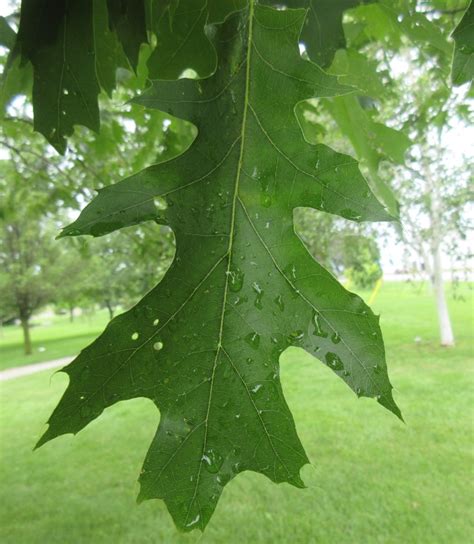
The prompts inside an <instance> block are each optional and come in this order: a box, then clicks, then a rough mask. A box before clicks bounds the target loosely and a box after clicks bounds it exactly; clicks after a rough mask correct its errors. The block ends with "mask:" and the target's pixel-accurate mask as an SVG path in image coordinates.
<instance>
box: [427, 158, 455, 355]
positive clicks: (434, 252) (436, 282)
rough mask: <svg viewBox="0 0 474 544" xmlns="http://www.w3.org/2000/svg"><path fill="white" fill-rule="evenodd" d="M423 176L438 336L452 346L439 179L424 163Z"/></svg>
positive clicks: (445, 343) (445, 344) (452, 337)
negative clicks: (427, 192) (426, 188)
mask: <svg viewBox="0 0 474 544" xmlns="http://www.w3.org/2000/svg"><path fill="white" fill-rule="evenodd" d="M425 175H426V177H427V181H428V183H429V187H430V192H431V195H430V196H431V201H430V203H431V205H430V220H431V244H430V245H431V257H432V269H431V281H432V285H433V291H434V296H435V299H436V309H437V312H438V323H439V336H440V340H441V345H442V346H446V347H449V346H454V335H453V327H452V326H451V318H450V317H449V310H448V304H447V302H446V294H445V292H444V281H443V262H442V256H441V241H442V239H443V231H442V229H443V226H442V217H443V204H442V200H441V194H440V187H439V179H438V177H437V175H436V174H435V175H434V176H432V175H431V171H430V168H429V166H428V165H427V164H426V163H425Z"/></svg>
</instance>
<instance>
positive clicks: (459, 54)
mask: <svg viewBox="0 0 474 544" xmlns="http://www.w3.org/2000/svg"><path fill="white" fill-rule="evenodd" d="M452 38H453V40H454V43H455V46H454V57H453V67H452V72H451V77H452V81H453V84H454V85H462V84H463V83H469V82H470V81H472V79H473V77H474V3H473V2H472V1H471V3H470V4H469V7H468V8H467V10H466V12H465V13H464V15H463V18H462V19H461V21H460V23H459V24H458V26H457V27H456V28H455V29H454V32H453V34H452Z"/></svg>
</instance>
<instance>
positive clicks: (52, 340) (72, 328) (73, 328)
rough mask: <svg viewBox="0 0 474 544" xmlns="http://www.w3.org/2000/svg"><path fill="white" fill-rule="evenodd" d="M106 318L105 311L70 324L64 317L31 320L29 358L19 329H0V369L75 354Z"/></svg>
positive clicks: (79, 318) (87, 342)
mask: <svg viewBox="0 0 474 544" xmlns="http://www.w3.org/2000/svg"><path fill="white" fill-rule="evenodd" d="M107 316H108V313H107V311H106V310H101V311H98V312H95V313H94V314H92V315H87V316H82V315H81V316H78V317H76V318H75V319H74V321H73V322H72V323H71V322H70V320H69V316H66V315H58V316H53V317H51V318H42V317H41V316H40V317H36V318H34V319H33V320H32V322H31V325H32V327H31V339H32V342H33V353H32V354H31V355H25V354H24V350H23V333H22V330H21V327H19V326H5V327H2V329H1V330H0V370H3V369H5V368H10V367H14V366H22V365H29V364H32V363H40V362H42V361H51V360H53V359H58V358H60V357H66V356H67V355H76V354H77V353H79V351H80V350H81V349H82V348H83V347H85V346H87V344H89V343H90V342H92V340H94V338H95V337H96V336H97V335H98V334H99V333H100V332H101V331H102V330H103V328H104V327H105V325H106V323H107V319H108V317H107Z"/></svg>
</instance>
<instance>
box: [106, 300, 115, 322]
mask: <svg viewBox="0 0 474 544" xmlns="http://www.w3.org/2000/svg"><path fill="white" fill-rule="evenodd" d="M105 306H106V307H107V310H109V319H110V320H112V319H113V318H114V307H113V306H112V304H111V303H110V301H109V300H106V301H105Z"/></svg>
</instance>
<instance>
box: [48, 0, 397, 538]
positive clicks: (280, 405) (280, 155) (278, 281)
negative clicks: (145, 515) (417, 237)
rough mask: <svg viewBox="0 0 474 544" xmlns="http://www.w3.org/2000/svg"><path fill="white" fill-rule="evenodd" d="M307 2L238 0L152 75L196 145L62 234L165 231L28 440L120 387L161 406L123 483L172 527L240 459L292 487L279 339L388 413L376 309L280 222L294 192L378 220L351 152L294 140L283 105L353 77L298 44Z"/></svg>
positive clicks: (206, 508)
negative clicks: (209, 70) (210, 57)
mask: <svg viewBox="0 0 474 544" xmlns="http://www.w3.org/2000/svg"><path fill="white" fill-rule="evenodd" d="M305 14H306V12H305V11H303V10H282V11H277V10H274V9H271V8H266V7H262V6H258V5H254V3H253V2H250V5H249V8H248V9H245V10H243V11H241V12H239V13H237V14H236V15H234V16H231V17H230V18H227V20H226V22H225V23H224V24H222V25H219V26H217V27H216V29H215V33H214V36H213V43H214V46H215V48H216V51H218V53H219V62H218V68H217V71H216V73H215V74H214V75H213V76H212V77H210V78H208V79H204V80H199V81H197V80H188V79H181V80H178V81H155V82H154V83H153V85H152V87H151V88H150V89H149V90H148V91H147V92H146V93H145V94H144V95H143V96H141V97H140V98H139V99H137V102H139V103H140V104H142V105H145V106H147V107H150V108H156V109H160V110H162V111H165V112H167V113H169V114H170V115H174V116H176V117H179V118H182V119H186V120H188V121H191V122H192V123H193V124H195V125H196V127H197V129H198V135H197V137H196V139H195V141H194V143H193V144H192V145H191V146H190V148H189V149H188V150H187V151H186V152H185V153H183V154H182V155H181V156H179V157H177V158H175V159H173V160H170V161H168V162H165V163H161V164H158V165H155V166H152V167H150V168H147V169H146V170H144V171H143V172H141V173H139V174H137V175H135V176H133V177H131V178H128V179H126V180H124V181H122V182H119V183H117V184H116V185H113V186H110V187H107V188H105V189H103V190H101V191H100V192H99V194H98V196H97V197H96V198H95V200H94V201H93V202H92V203H91V204H90V205H89V206H88V207H86V208H85V210H84V211H83V212H82V214H81V216H80V217H79V218H78V220H77V221H75V223H74V224H72V225H71V226H70V227H68V228H66V229H65V231H64V232H63V235H78V234H91V235H94V236H100V235H103V234H106V233H108V232H111V231H113V230H116V229H119V228H122V227H125V226H128V225H132V224H137V223H140V222H142V221H146V220H156V221H158V222H161V223H165V224H168V225H170V226H171V228H172V229H173V231H174V233H175V236H176V246H177V247H176V255H175V259H174V261H173V264H172V265H171V267H170V269H169V271H168V272H167V274H166V275H165V277H164V279H163V280H162V282H161V283H160V284H159V285H158V286H157V287H156V288H155V289H154V290H152V291H151V292H150V293H148V294H147V295H146V296H145V297H144V298H143V299H142V300H141V301H140V302H139V303H138V304H137V305H136V306H135V307H134V308H133V309H131V310H130V311H128V312H126V313H124V314H122V315H120V316H118V317H117V318H115V319H114V320H112V321H111V323H110V324H109V325H108V327H107V328H106V330H105V331H104V333H103V334H102V335H101V336H100V337H99V338H98V339H97V340H96V341H95V342H94V343H93V344H91V345H90V346H89V347H88V348H86V349H85V350H84V351H83V352H82V353H81V354H80V355H79V357H77V358H76V360H75V361H74V362H73V363H71V364H70V365H69V366H68V367H66V368H65V369H64V372H66V373H67V374H68V375H69V377H70V384H69V386H68V388H67V390H66V392H65V394H64V396H63V398H62V399H61V401H60V403H59V405H58V407H57V408H56V410H55V411H54V413H53V415H52V416H51V418H50V420H49V428H48V430H47V431H46V433H45V434H44V436H43V437H42V438H41V440H40V442H39V445H41V444H43V443H44V442H46V441H48V440H50V439H52V438H54V437H56V436H59V435H61V434H65V433H77V432H78V431H79V430H81V429H82V428H84V427H85V426H86V425H87V424H88V423H90V422H91V421H92V420H94V419H95V418H96V417H98V416H99V415H100V413H101V412H102V411H103V410H104V409H105V408H107V407H108V406H111V405H113V404H114V403H116V402H118V401H121V400H126V399H130V398H135V397H146V398H149V399H151V400H152V401H153V402H154V403H155V404H156V406H157V408H158V409H159V411H160V415H161V417H160V423H159V427H158V431H157V433H156V436H155V438H154V440H153V442H152V444H151V446H150V449H149V452H148V454H147V457H146V460H145V464H144V467H143V471H142V473H141V475H140V484H141V490H140V496H139V498H140V499H141V500H144V499H150V498H162V499H164V500H165V502H166V504H167V507H168V509H169V511H170V513H171V515H172V516H173V518H174V520H175V522H176V524H177V525H178V526H179V527H181V528H182V529H185V530H191V529H194V528H201V529H203V528H204V527H205V525H206V524H207V523H208V521H209V519H210V517H211V515H212V513H213V511H214V509H215V506H216V504H217V501H218V499H219V497H220V494H221V493H222V490H223V488H224V486H225V485H226V483H227V482H228V481H229V480H230V479H232V478H233V477H235V476H236V475H237V474H238V473H240V472H242V471H244V470H253V471H256V472H260V473H262V474H264V475H266V476H267V477H268V478H270V479H271V480H273V481H274V482H289V483H292V484H293V485H296V486H302V485H303V483H302V481H301V478H300V475H299V472H300V469H301V467H302V466H303V465H304V464H305V463H307V462H308V459H307V457H306V454H305V452H304V450H303V447H302V445H301V443H300V441H299V438H298V436H297V433H296V429H295V424H294V421H293V418H292V416H291V413H290V411H289V408H288V406H287V404H286V402H285V399H284V396H283V391H282V386H281V383H280V379H279V356H280V354H281V353H282V352H283V351H284V350H285V349H286V348H287V347H288V346H290V345H295V346H300V347H302V348H304V349H305V350H307V351H308V352H310V353H312V354H314V355H315V356H317V357H318V358H319V359H321V361H323V363H325V364H326V365H327V366H328V367H330V368H331V369H332V370H333V371H334V372H335V373H336V374H337V375H338V376H339V377H340V378H341V379H343V380H344V381H345V382H346V383H347V384H348V385H349V386H350V387H351V388H352V389H353V391H355V392H356V393H357V395H359V396H366V397H374V398H376V399H377V400H378V402H379V403H380V404H382V405H384V406H385V407H387V408H388V409H389V410H392V411H393V412H394V413H395V414H397V415H400V412H399V410H398V408H397V406H396V405H395V403H394V401H393V398H392V393H391V390H392V387H391V385H390V382H389V380H388V376H387V369H386V364H385V356H384V348H383V342H382V338H381V332H380V328H379V325H378V318H377V317H376V316H374V315H373V313H372V312H371V311H370V309H369V308H368V307H367V306H366V305H365V304H364V303H363V301H362V300H361V299H360V298H359V297H358V296H356V295H354V294H352V293H349V292H348V291H346V290H345V289H344V288H343V287H342V286H341V285H340V284H339V283H338V282H337V280H336V279H335V278H334V277H333V276H332V275H331V274H329V273H328V272H327V271H326V270H325V269H324V268H322V267H321V266H320V265H319V264H318V263H317V262H315V261H314V260H313V259H312V257H311V256H310V255H309V254H308V252H307V251H306V249H305V247H304V246H303V244H302V242H301V241H300V239H299V238H298V237H297V236H296V234H295V232H294V227H293V210H294V208H296V207H298V206H310V207H313V208H315V209H318V210H320V211H321V212H326V213H332V214H337V215H339V216H341V217H345V218H347V219H352V220H356V221H361V220H375V221H378V220H381V221H384V220H390V219H391V216H390V215H389V214H388V213H387V212H386V211H385V209H384V208H383V207H382V206H381V204H380V203H379V202H378V201H377V199H376V198H375V196H374V194H373V193H372V191H371V190H370V188H369V186H368V184H367V182H366V181H365V180H364V178H363V177H362V176H361V174H360V172H359V170H358V166H357V162H356V161H355V160H354V159H352V158H350V157H348V156H346V155H342V154H339V153H336V152H334V151H332V150H331V149H329V148H328V147H326V146H324V145H317V146H312V145H310V144H308V143H307V142H305V140H304V139H303V136H302V132H301V129H300V127H299V125H298V122H297V120H296V117H295V113H294V109H295V106H296V104H297V103H298V102H299V101H301V100H304V99H308V98H311V97H327V96H333V95H338V94H345V93H347V92H350V91H351V89H350V88H348V87H345V86H343V85H340V84H339V83H338V82H337V78H336V77H335V76H331V75H328V74H326V73H325V72H323V71H322V70H321V69H320V68H319V67H318V66H316V65H315V64H313V63H311V62H309V61H306V60H304V59H302V58H301V56H300V55H299V51H298V37H299V35H300V31H301V27H302V24H303V22H304V18H305ZM124 288H126V286H124ZM316 389H317V384H315V390H316Z"/></svg>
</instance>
